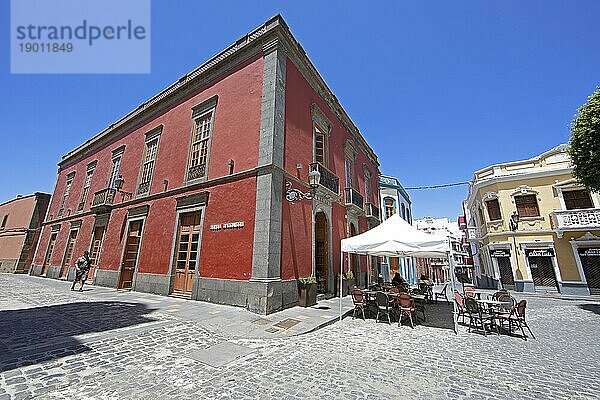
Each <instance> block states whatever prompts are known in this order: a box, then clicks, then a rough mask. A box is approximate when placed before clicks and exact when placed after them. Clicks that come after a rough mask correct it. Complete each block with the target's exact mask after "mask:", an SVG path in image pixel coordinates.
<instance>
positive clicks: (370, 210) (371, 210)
mask: <svg viewBox="0 0 600 400" xmlns="http://www.w3.org/2000/svg"><path fill="white" fill-rule="evenodd" d="M365 214H366V215H367V217H373V218H377V219H379V208H377V206H376V205H375V204H373V203H370V202H367V203H365Z"/></svg>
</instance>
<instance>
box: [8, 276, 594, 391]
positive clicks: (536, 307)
mask: <svg viewBox="0 0 600 400" xmlns="http://www.w3.org/2000/svg"><path fill="white" fill-rule="evenodd" d="M69 286H70V283H68V282H60V281H55V280H50V279H42V278H33V277H28V276H22V275H21V276H16V275H6V274H0V371H2V372H0V400H2V399H23V398H41V399H119V398H126V399H145V398H157V399H169V398H173V399H175V398H190V399H191V398H195V399H199V398H200V399H230V398H233V399H237V398H257V399H262V398H264V399H269V398H281V399H304V398H315V399H317V398H318V399H382V398H386V399H388V398H389V399H398V398H414V399H430V398H442V399H445V398H471V399H501V398H502V399H504V398H511V399H519V398H522V399H531V398H540V399H548V398H556V399H590V398H598V397H599V393H600V383H599V382H598V379H597V377H598V376H600V367H599V366H598V354H600V343H599V342H598V340H597V337H598V332H599V330H600V303H599V302H597V301H596V299H591V298H590V299H571V300H561V299H556V298H552V297H540V296H528V297H523V296H522V295H521V294H520V293H517V294H516V297H517V298H518V299H520V298H526V299H527V300H528V320H529V322H530V325H531V328H532V330H533V332H534V334H535V335H536V337H537V339H535V340H534V339H529V340H527V341H525V340H523V339H521V338H519V337H511V336H507V335H500V336H496V335H489V336H487V337H484V336H482V335H480V334H474V333H471V334H469V333H467V331H466V327H462V326H461V327H460V330H459V333H458V335H455V334H454V333H453V331H452V330H451V329H449V326H447V324H444V323H438V322H440V320H436V317H437V316H436V315H435V313H434V312H432V313H431V315H428V317H429V318H428V321H427V322H426V323H425V324H422V325H417V326H416V327H415V329H411V328H410V327H409V326H406V325H403V326H401V327H398V326H397V324H392V325H388V324H386V323H377V324H376V323H375V322H374V320H372V319H371V320H367V321H363V320H362V319H352V318H345V319H344V320H343V321H341V322H335V323H331V322H334V320H335V318H332V316H333V315H334V314H335V310H334V308H335V305H336V304H337V303H336V302H331V301H330V302H325V303H319V305H318V307H315V308H312V309H300V308H294V309H291V310H286V311H285V312H283V313H276V314H272V315H269V316H267V317H261V316H258V315H255V314H251V313H248V312H247V311H245V310H243V309H239V308H233V307H226V306H218V305H212V304H207V303H201V302H193V301H188V300H184V299H177V298H171V297H161V296H154V295H148V294H143V293H134V292H117V291H116V290H113V289H106V288H97V287H93V286H90V287H88V288H86V289H88V290H86V291H84V292H81V293H80V292H71V291H69ZM444 307H445V306H444V305H440V306H439V307H438V309H442V310H443V309H444ZM346 309H348V304H347V303H346V304H345V310H346ZM319 319H321V320H323V321H324V322H322V323H319V322H318V321H319ZM310 326H313V327H316V328H320V329H317V330H312V329H310ZM250 327H253V328H252V329H250Z"/></svg>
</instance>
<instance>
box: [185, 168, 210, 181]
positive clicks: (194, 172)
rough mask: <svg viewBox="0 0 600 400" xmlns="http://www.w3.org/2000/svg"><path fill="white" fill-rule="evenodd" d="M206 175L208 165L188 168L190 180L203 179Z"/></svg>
mask: <svg viewBox="0 0 600 400" xmlns="http://www.w3.org/2000/svg"><path fill="white" fill-rule="evenodd" d="M205 175H206V164H198V165H194V166H193V167H190V168H188V177H187V178H188V180H189V181H192V180H194V179H199V178H203V177H204V176H205Z"/></svg>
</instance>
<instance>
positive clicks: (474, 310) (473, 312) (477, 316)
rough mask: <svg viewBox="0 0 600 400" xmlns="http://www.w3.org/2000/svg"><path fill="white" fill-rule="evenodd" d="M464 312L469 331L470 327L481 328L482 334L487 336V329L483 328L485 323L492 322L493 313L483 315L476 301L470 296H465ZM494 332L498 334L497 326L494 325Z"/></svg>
mask: <svg viewBox="0 0 600 400" xmlns="http://www.w3.org/2000/svg"><path fill="white" fill-rule="evenodd" d="M464 300H465V313H466V315H468V316H469V332H471V327H473V328H475V329H479V326H481V329H482V330H483V335H484V336H487V331H486V329H485V324H486V322H488V323H489V324H492V323H493V322H494V318H495V316H494V315H484V314H483V312H482V311H481V308H480V307H479V304H478V303H477V301H476V300H475V299H473V298H471V297H465V299H464ZM496 333H497V334H498V335H499V334H500V332H498V326H497V325H496Z"/></svg>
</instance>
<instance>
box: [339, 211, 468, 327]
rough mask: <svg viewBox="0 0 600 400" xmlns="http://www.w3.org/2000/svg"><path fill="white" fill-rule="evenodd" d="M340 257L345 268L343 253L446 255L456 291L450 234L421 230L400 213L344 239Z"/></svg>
mask: <svg viewBox="0 0 600 400" xmlns="http://www.w3.org/2000/svg"><path fill="white" fill-rule="evenodd" d="M341 252H342V254H341V261H342V268H341V269H342V271H341V272H344V271H343V265H344V264H343V260H344V253H353V254H361V255H368V256H383V257H422V258H434V257H435V258H438V257H439V258H441V257H447V258H448V263H449V264H450V279H451V282H452V294H453V295H454V292H455V291H456V283H455V277H454V257H453V255H452V248H451V246H450V240H448V237H444V236H440V235H431V234H428V233H425V232H422V231H420V230H418V229H416V228H415V227H413V226H412V225H410V224H409V223H408V222H406V221H405V220H404V219H402V218H400V216H399V215H398V214H394V215H392V216H391V217H389V218H388V219H386V220H385V221H383V222H382V223H381V224H379V225H377V226H376V227H374V228H373V229H370V230H368V231H366V232H364V233H361V234H360V235H357V236H353V237H350V238H346V239H342V246H341ZM341 279H342V278H341V274H340V319H341V318H342V281H341ZM456 313H457V310H456V303H454V313H453V314H454V316H453V319H454V331H455V332H457V327H456Z"/></svg>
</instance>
